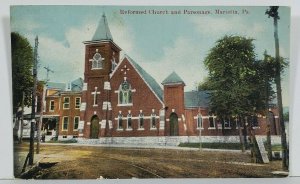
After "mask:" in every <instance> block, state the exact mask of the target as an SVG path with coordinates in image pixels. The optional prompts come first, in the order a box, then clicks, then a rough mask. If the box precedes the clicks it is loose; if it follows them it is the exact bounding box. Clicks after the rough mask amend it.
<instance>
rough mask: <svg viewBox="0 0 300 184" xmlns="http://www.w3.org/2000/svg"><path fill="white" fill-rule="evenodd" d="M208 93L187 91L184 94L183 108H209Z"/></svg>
mask: <svg viewBox="0 0 300 184" xmlns="http://www.w3.org/2000/svg"><path fill="white" fill-rule="evenodd" d="M209 102H210V91H188V92H185V93H184V106H185V107H186V108H192V107H209Z"/></svg>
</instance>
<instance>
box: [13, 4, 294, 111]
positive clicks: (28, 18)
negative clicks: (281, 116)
mask: <svg viewBox="0 0 300 184" xmlns="http://www.w3.org/2000/svg"><path fill="white" fill-rule="evenodd" d="M267 8H268V7H263V6H261V7H258V6H257V7H233V6H231V7H230V6H227V7H226V6H220V7H216V6H210V7H209V6H208V7H203V6H202V7H195V6H194V7H184V6H173V7H172V6H152V7H151V6H147V7H145V6H12V7H11V31H14V32H18V33H20V34H21V35H23V36H24V37H26V38H27V39H28V40H29V42H30V43H31V45H32V46H33V45H34V38H35V37H36V36H38V37H39V48H38V53H39V69H38V78H39V79H40V80H43V79H46V70H45V69H44V67H49V68H51V69H52V70H53V71H54V73H49V78H50V80H51V81H53V82H70V81H72V80H74V79H76V78H78V77H82V78H83V72H84V44H83V41H89V40H91V39H92V36H93V34H94V33H95V31H96V27H97V25H98V22H99V20H100V19H101V16H102V14H103V13H105V15H106V17H107V20H108V24H109V28H110V31H111V34H112V36H113V39H114V42H115V43H116V44H117V45H119V46H120V47H121V48H122V53H121V54H125V53H126V54H127V55H129V56H130V57H131V58H132V59H134V60H135V61H136V62H137V63H138V64H139V65H141V66H142V67H143V68H144V69H145V70H146V71H147V72H148V73H149V74H151V75H152V76H153V77H154V78H155V79H156V81H157V82H158V83H159V84H160V83H161V82H162V81H163V80H164V79H165V78H166V77H167V76H168V75H169V74H170V73H172V72H173V71H175V72H176V73H177V74H178V75H179V76H180V77H181V78H182V79H183V80H184V81H185V84H186V86H185V91H189V90H194V89H195V88H196V84H197V83H199V82H202V81H203V79H204V78H205V77H207V73H208V72H207V70H206V69H205V66H204V64H203V61H204V58H205V57H206V56H207V55H208V54H209V51H210V49H211V48H212V47H213V46H214V45H215V43H216V41H217V40H218V39H220V38H222V37H223V36H225V35H238V36H245V37H247V38H253V39H254V41H253V43H254V45H255V52H256V54H257V56H256V59H262V58H263V53H264V51H265V50H267V52H268V53H269V54H270V55H273V56H274V55H275V54H274V52H275V46H274V27H273V19H272V18H268V16H267V15H265V11H266V9H267ZM121 10H125V11H126V10H132V11H133V10H136V11H137V10H138V11H144V10H146V11H147V14H143V15H141V14H121V13H120V11H121ZM149 10H150V11H151V10H155V11H165V10H167V11H168V14H150V13H149V12H148V11H149ZM184 10H194V11H210V12H211V14H184V13H183V12H184ZM216 10H221V11H222V10H226V11H227V12H228V13H227V14H216V13H215V12H216ZM171 11H176V12H178V11H180V12H181V14H171ZM234 11H236V12H238V14H232V13H231V12H234ZM243 12H244V13H243ZM245 12H247V13H245ZM279 16H280V20H279V21H278V34H279V44H280V55H281V56H282V57H284V58H287V59H289V53H290V46H289V45H290V40H289V35H290V9H289V8H287V7H280V8H279ZM282 79H283V80H282V91H283V105H284V106H289V96H288V94H289V93H288V89H289V83H288V80H289V69H288V68H287V69H286V70H285V72H284V74H283V75H282Z"/></svg>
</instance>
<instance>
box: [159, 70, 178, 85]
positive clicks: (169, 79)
mask: <svg viewBox="0 0 300 184" xmlns="http://www.w3.org/2000/svg"><path fill="white" fill-rule="evenodd" d="M176 83H183V84H184V81H183V80H182V79H181V78H180V77H179V76H178V75H177V73H176V72H172V73H171V74H170V75H169V76H168V77H167V78H166V79H165V80H163V81H162V83H161V84H162V85H164V84H176Z"/></svg>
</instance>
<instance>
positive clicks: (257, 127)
mask: <svg viewBox="0 0 300 184" xmlns="http://www.w3.org/2000/svg"><path fill="white" fill-rule="evenodd" d="M252 128H253V129H260V126H255V127H252Z"/></svg>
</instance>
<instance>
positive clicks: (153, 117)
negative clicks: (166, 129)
mask: <svg viewBox="0 0 300 184" xmlns="http://www.w3.org/2000/svg"><path fill="white" fill-rule="evenodd" d="M155 118H156V114H151V128H156V120H155Z"/></svg>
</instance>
